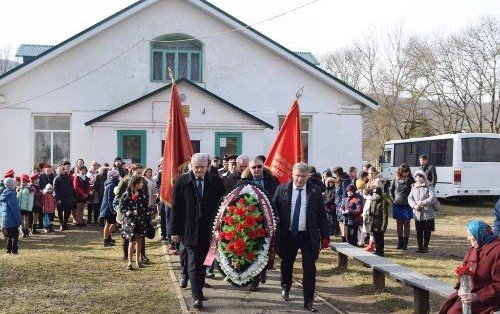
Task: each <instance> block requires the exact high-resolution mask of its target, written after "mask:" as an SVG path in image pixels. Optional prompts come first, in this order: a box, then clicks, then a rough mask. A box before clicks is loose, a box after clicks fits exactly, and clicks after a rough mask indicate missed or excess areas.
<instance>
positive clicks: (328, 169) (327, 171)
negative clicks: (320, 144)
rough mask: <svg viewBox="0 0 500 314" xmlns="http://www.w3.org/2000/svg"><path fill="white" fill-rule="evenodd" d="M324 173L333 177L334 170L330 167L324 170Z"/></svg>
mask: <svg viewBox="0 0 500 314" xmlns="http://www.w3.org/2000/svg"><path fill="white" fill-rule="evenodd" d="M323 174H326V175H327V176H329V177H331V176H332V171H331V170H330V168H326V169H325V170H323Z"/></svg>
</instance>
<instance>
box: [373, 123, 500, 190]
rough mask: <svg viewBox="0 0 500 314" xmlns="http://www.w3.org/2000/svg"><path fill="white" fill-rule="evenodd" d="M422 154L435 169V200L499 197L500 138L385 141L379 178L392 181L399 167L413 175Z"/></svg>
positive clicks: (476, 136)
mask: <svg viewBox="0 0 500 314" xmlns="http://www.w3.org/2000/svg"><path fill="white" fill-rule="evenodd" d="M422 154H425V155H427V156H428V157H429V163H430V164H432V165H434V166H436V172H437V183H436V195H437V196H438V197H440V198H447V197H457V196H494V195H500V134H491V133H457V134H443V135H437V136H430V137H421V138H411V139H407V140H394V141H389V142H387V143H385V144H384V153H383V155H382V156H380V166H381V168H382V175H383V176H384V178H385V179H387V180H393V178H394V177H395V175H396V170H397V168H398V166H399V165H400V164H402V163H406V164H408V166H410V168H411V171H412V173H415V171H416V170H418V168H419V167H420V163H419V160H418V158H419V156H420V155H422Z"/></svg>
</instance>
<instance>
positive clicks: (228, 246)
mask: <svg viewBox="0 0 500 314" xmlns="http://www.w3.org/2000/svg"><path fill="white" fill-rule="evenodd" d="M226 249H227V250H228V252H232V251H233V250H234V243H233V242H231V243H229V244H228V245H227V246H226Z"/></svg>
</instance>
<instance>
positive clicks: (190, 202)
mask: <svg viewBox="0 0 500 314" xmlns="http://www.w3.org/2000/svg"><path fill="white" fill-rule="evenodd" d="M206 170H207V156H206V154H202V153H198V154H194V155H193V156H192V157H191V171H189V172H188V173H186V174H183V175H182V176H180V177H178V178H177V180H176V181H175V182H174V193H173V194H174V195H173V201H172V211H171V214H170V215H171V216H170V219H171V221H170V228H171V234H172V236H171V239H172V241H173V242H176V243H177V242H179V241H182V244H183V245H184V246H185V247H186V249H187V262H188V274H189V281H190V283H191V293H192V296H193V299H194V304H193V307H194V308H195V309H198V310H200V309H202V308H203V301H204V300H206V298H204V296H203V286H204V284H205V266H203V262H204V260H205V257H206V255H207V253H208V249H209V247H210V240H211V238H212V237H211V233H212V222H213V219H214V217H215V215H216V213H217V208H218V206H219V203H220V199H221V197H222V195H223V194H224V185H223V183H222V180H221V179H220V178H219V177H218V176H215V175H211V174H210V173H208V172H207V171H206Z"/></svg>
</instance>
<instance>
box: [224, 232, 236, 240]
mask: <svg viewBox="0 0 500 314" xmlns="http://www.w3.org/2000/svg"><path fill="white" fill-rule="evenodd" d="M234 236H235V234H234V232H224V239H225V240H226V241H231V240H232V239H233V238H234Z"/></svg>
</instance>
